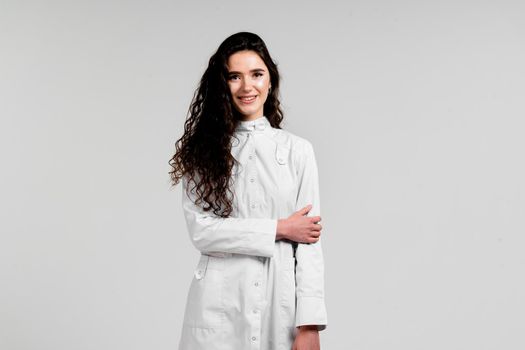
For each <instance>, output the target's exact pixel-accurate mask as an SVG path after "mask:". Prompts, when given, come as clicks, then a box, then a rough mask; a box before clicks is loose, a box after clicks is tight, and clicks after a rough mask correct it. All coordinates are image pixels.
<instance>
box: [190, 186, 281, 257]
mask: <svg viewBox="0 0 525 350" xmlns="http://www.w3.org/2000/svg"><path fill="white" fill-rule="evenodd" d="M187 187H188V181H187V178H186V176H183V177H182V208H183V211H184V217H185V219H186V225H187V228H188V233H189V236H190V239H191V242H192V243H193V245H194V246H195V247H196V248H197V249H198V250H199V251H201V252H203V253H206V252H225V253H237V254H247V255H255V256H264V257H272V256H273V252H274V248H275V235H276V232H277V219H269V218H268V219H267V218H222V217H219V216H217V215H214V214H213V213H211V212H205V211H204V210H203V209H202V208H201V207H200V206H198V205H196V204H195V203H194V199H195V194H194V193H193V192H192V191H189V192H190V193H189V195H188V194H187V191H186V189H187Z"/></svg>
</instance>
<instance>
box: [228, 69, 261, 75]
mask: <svg viewBox="0 0 525 350" xmlns="http://www.w3.org/2000/svg"><path fill="white" fill-rule="evenodd" d="M250 72H251V73H254V72H265V70H264V69H262V68H255V69H252V70H250ZM228 74H241V72H237V71H234V70H232V71H230V72H228Z"/></svg>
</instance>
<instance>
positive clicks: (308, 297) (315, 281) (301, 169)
mask: <svg viewBox="0 0 525 350" xmlns="http://www.w3.org/2000/svg"><path fill="white" fill-rule="evenodd" d="M304 147H305V150H304V152H303V156H302V161H301V162H300V163H299V166H298V178H299V190H298V195H297V202H296V210H299V209H301V208H303V207H305V206H307V205H308V204H312V208H311V209H310V211H309V212H308V214H307V216H317V215H320V212H321V210H320V209H321V207H320V198H319V178H318V169H317V162H316V158H315V154H314V150H313V147H312V144H311V143H310V142H309V141H306V143H305V146H304ZM321 237H322V234H321V236H320V237H319V240H318V241H317V242H315V243H299V244H298V245H297V250H296V253H295V257H296V260H297V265H296V298H297V312H296V317H295V326H296V327H299V326H302V325H317V329H318V330H319V331H322V330H324V329H325V328H326V325H327V314H326V306H325V299H324V260H323V251H322V248H321Z"/></svg>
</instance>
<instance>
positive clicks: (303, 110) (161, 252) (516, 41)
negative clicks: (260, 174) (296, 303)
mask: <svg viewBox="0 0 525 350" xmlns="http://www.w3.org/2000/svg"><path fill="white" fill-rule="evenodd" d="M524 15H525V5H523V2H520V1H495V0H494V1H451V0H447V1H432V2H431V1H395V2H394V1H359V2H358V1H331V2H329V1H323V2H321V1H318V2H315V3H313V2H305V1H301V2H282V1H264V2H246V1H230V2H219V1H209V2H203V1H192V2H190V1H187V2H186V3H181V1H153V0H148V1H146V0H142V1H116V0H114V1H83V2H80V1H76V2H75V1H45V2H43V1H15V0H11V1H2V3H1V4H0V50H1V53H0V117H1V124H0V157H1V164H2V167H1V172H0V180H1V181H0V198H1V200H0V201H1V202H0V209H1V210H0V230H1V236H0V239H1V241H0V348H1V349H5V350H19V349H20V350H28V349H35V350H46V349H50V350H72V349H75V350H83V349H93V350H106V349H107V350H120V349H122V350H134V349H137V350H138V349H141V350H142V349H158V350H162V349H166V350H167V349H175V348H176V345H177V342H178V340H179V334H180V328H181V323H182V313H183V308H184V304H185V298H186V293H187V290H188V287H189V284H190V281H191V278H192V272H193V268H194V266H195V264H196V263H197V260H198V251H197V250H196V249H194V248H193V246H192V245H191V243H190V240H189V237H188V235H187V231H186V227H185V222H184V218H183V216H182V209H181V207H180V198H181V197H180V196H181V192H180V186H177V187H175V188H170V186H169V176H168V171H169V170H170V169H171V168H170V167H169V165H168V160H169V158H171V156H172V155H173V151H174V143H175V141H176V139H178V138H179V137H180V136H181V135H182V130H183V129H182V128H183V122H184V120H185V117H186V112H187V109H188V107H189V103H190V100H191V97H192V94H193V91H194V89H195V88H196V87H197V83H198V80H199V79H200V77H201V75H202V73H203V72H204V69H205V67H206V65H207V61H208V59H209V57H210V56H211V54H212V53H213V52H214V51H215V50H216V48H217V47H218V45H219V44H220V42H222V40H224V39H225V38H226V37H227V36H229V35H230V34H233V33H235V32H237V31H244V30H247V31H252V32H255V33H257V34H259V35H260V36H261V37H262V38H263V39H264V40H265V42H266V44H267V46H268V48H269V50H270V53H271V54H272V56H273V58H274V60H275V61H276V62H277V63H278V67H279V69H280V72H281V74H282V91H281V97H282V103H283V108H284V112H285V122H284V124H283V127H284V128H285V129H287V130H289V131H291V132H293V133H296V134H298V135H300V136H302V137H305V138H307V139H309V140H310V141H311V142H312V143H313V145H314V149H315V152H316V157H317V161H318V165H319V172H320V186H321V201H322V219H323V221H322V223H323V242H324V243H323V250H324V254H325V261H326V296H327V300H326V302H327V309H328V328H327V329H326V330H325V331H323V332H322V333H321V340H322V348H323V349H327V350H338V349H341V350H347V349H359V350H361V349H362V350H386V349H388V350H397V349H399V350H421V349H424V350H443V349H446V350H456V349H457V350H465V349H472V350H485V349H494V350H501V349H505V350H514V349H515V350H518V349H520V350H521V349H524V348H525V339H524V338H523V334H524V333H525V318H524V316H523V315H524V314H525V302H524V297H523V296H524V295H525V283H524V280H523V273H524V271H525V254H524V251H525V250H524V248H525V244H524V243H525V238H524V234H525V223H524V213H525V199H524V195H525V191H524V187H525V186H524V182H523V179H524V178H525V163H524V161H523V158H524V150H525V141H524V138H523V134H524V127H525V122H524V119H523V118H524V117H525V115H524V112H525V108H524V102H523V101H524V96H525V87H524V81H525V79H524V78H525V65H524V64H523V62H525V40H524V39H525V20H524V18H525V16H524Z"/></svg>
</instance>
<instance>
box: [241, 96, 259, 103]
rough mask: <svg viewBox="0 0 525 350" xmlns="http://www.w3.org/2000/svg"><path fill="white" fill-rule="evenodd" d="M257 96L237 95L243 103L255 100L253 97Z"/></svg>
mask: <svg viewBox="0 0 525 350" xmlns="http://www.w3.org/2000/svg"><path fill="white" fill-rule="evenodd" d="M256 98H257V96H256V95H255V96H246V97H239V100H241V101H242V102H243V103H251V102H253V101H255V99H256Z"/></svg>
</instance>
